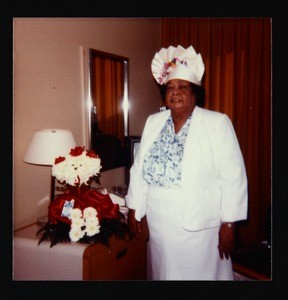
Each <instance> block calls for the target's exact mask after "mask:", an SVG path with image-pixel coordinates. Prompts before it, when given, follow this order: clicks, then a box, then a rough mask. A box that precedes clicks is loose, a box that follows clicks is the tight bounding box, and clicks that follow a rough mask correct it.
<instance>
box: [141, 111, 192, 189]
mask: <svg viewBox="0 0 288 300" xmlns="http://www.w3.org/2000/svg"><path fill="white" fill-rule="evenodd" d="M190 122H191V116H190V117H189V118H188V119H187V121H186V122H185V124H184V125H183V126H182V128H181V130H180V131H179V132H178V133H177V134H175V132H174V124H173V121H172V117H171V116H170V117H169V118H168V119H167V121H166V123H165V125H164V127H163V128H162V130H161V132H160V134H159V136H158V138H157V139H156V140H155V141H154V143H153V144H152V146H151V147H150V149H149V151H148V152H147V154H146V156H145V157H144V163H143V176H144V178H145V180H146V181H147V182H148V184H149V185H153V186H158V187H159V186H160V187H170V188H179V187H180V186H181V161H182V158H183V152H184V146H185V142H186V137H187V133H188V129H189V126H190Z"/></svg>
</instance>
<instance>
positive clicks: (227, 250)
mask: <svg viewBox="0 0 288 300" xmlns="http://www.w3.org/2000/svg"><path fill="white" fill-rule="evenodd" d="M234 226H235V225H234V224H233V223H222V224H221V226H220V229H219V244H218V249H219V254H220V257H221V259H223V258H224V256H225V257H226V259H228V258H229V256H230V257H231V254H232V253H233V251H234Z"/></svg>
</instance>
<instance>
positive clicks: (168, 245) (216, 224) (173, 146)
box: [126, 46, 247, 280]
mask: <svg viewBox="0 0 288 300" xmlns="http://www.w3.org/2000/svg"><path fill="white" fill-rule="evenodd" d="M151 67H152V73H153V76H154V77H155V79H156V80H157V82H158V83H159V84H160V85H161V86H164V88H165V90H166V91H165V106H166V108H167V110H166V111H163V112H158V113H155V114H153V115H151V116H149V117H148V119H147V121H146V124H145V127H144V130H143V133H142V137H141V144H140V148H139V150H138V153H137V156H136V158H135V161H134V164H133V166H132V167H131V170H130V184H129V189H128V194H127V196H126V203H127V206H128V208H129V213H128V222H129V226H130V228H131V230H132V231H133V232H134V233H135V234H136V235H138V234H140V233H141V219H142V218H143V217H144V216H146V217H147V223H148V229H149V247H150V254H151V264H152V279H153V280H233V270H232V263H231V258H230V255H231V252H232V249H233V243H234V222H236V221H239V220H243V219H246V217H247V178H246V171H245V166H244V162H243V157H242V154H241V151H240V147H239V144H238V141H237V138H236V135H235V132H234V129H233V126H232V124H231V121H230V120H229V118H228V117H227V116H226V115H225V114H222V113H219V112H213V111H210V110H207V109H203V108H200V107H198V106H197V102H198V101H201V100H203V99H201V95H202V96H203V95H204V93H203V88H202V87H201V79H202V76H203V73H204V64H203V61H202V57H201V55H200V54H196V52H195V50H194V49H193V47H192V46H190V47H189V48H187V49H184V48H182V47H181V46H178V47H177V48H175V47H172V46H170V47H169V48H167V49H165V48H162V49H161V51H160V52H159V53H156V55H155V57H154V59H153V61H152V66H151Z"/></svg>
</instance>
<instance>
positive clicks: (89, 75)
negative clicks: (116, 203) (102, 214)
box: [85, 48, 129, 171]
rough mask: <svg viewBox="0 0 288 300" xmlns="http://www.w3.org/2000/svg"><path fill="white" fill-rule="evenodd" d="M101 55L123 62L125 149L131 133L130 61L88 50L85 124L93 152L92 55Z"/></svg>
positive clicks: (106, 53) (121, 57)
mask: <svg viewBox="0 0 288 300" xmlns="http://www.w3.org/2000/svg"><path fill="white" fill-rule="evenodd" d="M95 54H96V55H99V56H103V57H108V58H113V59H116V60H120V61H121V62H123V70H124V76H123V98H122V108H123V120H124V127H123V128H124V132H123V135H124V136H123V139H124V145H123V149H124V148H125V140H126V138H127V137H128V135H129V133H128V111H129V98H128V72H129V69H128V67H129V59H128V58H127V57H124V56H120V55H116V54H112V53H108V52H104V51H99V50H96V49H92V48H87V52H86V57H87V58H86V69H87V83H86V89H87V91H86V94H87V96H86V102H87V103H86V123H87V124H85V125H86V126H87V128H86V131H87V132H86V134H87V144H88V146H87V147H88V148H89V149H90V150H91V149H92V138H91V134H92V127H91V126H92V110H93V99H92V86H93V83H92V67H93V59H92V55H95ZM125 166H126V162H123V164H121V165H119V166H115V167H110V168H106V169H105V170H103V171H107V170H112V169H115V168H118V167H125Z"/></svg>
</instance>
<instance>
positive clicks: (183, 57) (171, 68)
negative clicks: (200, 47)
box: [151, 45, 205, 85]
mask: <svg viewBox="0 0 288 300" xmlns="http://www.w3.org/2000/svg"><path fill="white" fill-rule="evenodd" d="M151 70H152V74H153V76H154V78H155V79H156V81H157V82H158V83H159V84H160V85H162V84H166V83H167V82H168V81H169V80H171V79H176V78H178V79H184V80H188V81H190V82H193V83H195V84H197V85H201V79H202V76H203V74H204V70H205V67H204V63H203V60H202V56H201V54H200V53H198V54H197V53H196V51H195V50H194V48H193V47H192V46H190V47H188V48H187V49H184V48H183V47H182V46H180V45H178V46H177V48H175V47H173V46H170V47H168V48H162V49H161V50H160V51H159V52H157V53H156V54H155V56H154V58H153V60H152V64H151Z"/></svg>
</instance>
